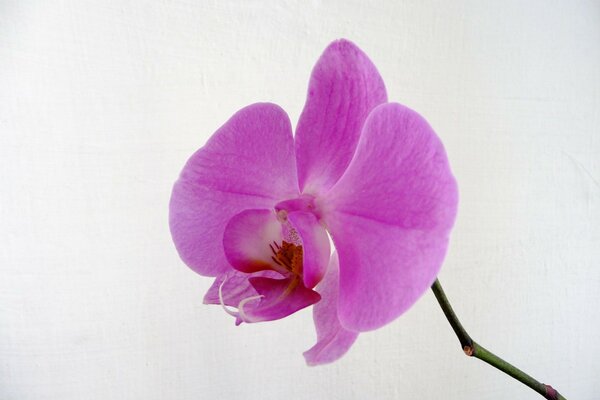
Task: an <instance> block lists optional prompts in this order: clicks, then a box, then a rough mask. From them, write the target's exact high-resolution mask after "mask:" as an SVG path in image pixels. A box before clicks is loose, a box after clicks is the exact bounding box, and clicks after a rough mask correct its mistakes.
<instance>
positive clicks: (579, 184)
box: [0, 0, 600, 400]
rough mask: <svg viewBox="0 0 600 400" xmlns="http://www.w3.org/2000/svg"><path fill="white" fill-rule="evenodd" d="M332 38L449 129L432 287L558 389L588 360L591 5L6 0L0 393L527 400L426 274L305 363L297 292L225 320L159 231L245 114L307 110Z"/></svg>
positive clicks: (582, 372) (9, 397)
mask: <svg viewBox="0 0 600 400" xmlns="http://www.w3.org/2000/svg"><path fill="white" fill-rule="evenodd" d="M338 37H346V38H349V39H351V40H353V41H355V42H356V43H357V44H358V45H359V46H361V47H362V48H363V49H364V50H365V51H366V52H367V53H368V54H369V55H370V56H371V58H372V60H373V61H374V62H375V64H376V65H377V66H378V67H379V69H380V71H381V73H382V75H383V77H384V79H385V81H386V84H387V87H388V91H389V95H390V98H391V99H395V100H397V101H400V102H403V103H405V104H407V105H409V106H410V107H412V108H414V109H416V110H418V111H419V112H421V113H422V114H423V115H424V116H426V118H428V119H429V121H430V122H431V124H432V125H433V127H434V128H435V129H436V130H437V132H438V133H439V135H440V136H441V137H442V139H443V140H444V142H445V144H446V147H447V150H448V153H449V157H450V160H451V162H452V164H453V168H454V171H455V173H456V175H457V178H458V181H459V185H460V189H461V206H460V212H459V218H458V222H457V225H456V229H455V231H454V236H453V240H452V246H451V250H450V253H449V256H448V258H447V261H446V263H445V266H444V267H443V269H442V273H441V277H440V278H441V281H442V283H444V285H445V287H446V291H447V293H448V295H449V296H450V298H451V300H452V301H453V304H454V306H455V308H456V310H457V312H458V313H459V314H460V316H461V317H462V319H463V322H464V323H465V325H466V326H467V327H468V329H469V331H470V332H471V333H472V335H473V336H474V337H475V338H476V339H479V340H480V341H481V342H482V343H483V344H484V345H486V346H488V347H489V348H490V349H492V350H494V351H496V352H497V353H498V354H500V355H504V356H506V358H507V359H509V360H511V361H513V362H514V363H515V364H516V365H518V366H521V367H522V368H523V369H525V370H526V371H528V372H530V373H531V374H533V375H534V376H536V377H538V378H539V379H541V380H543V381H547V382H549V383H551V384H553V385H555V387H557V388H558V389H559V390H561V391H562V392H563V393H564V394H565V395H567V396H569V398H572V399H580V400H583V399H597V398H598V386H597V385H598V379H599V376H598V371H600V341H599V340H598V338H599V337H600V263H599V260H600V138H599V135H600V46H599V43H600V3H599V2H598V1H562V2H558V1H552V2H550V1H545V0H539V1H527V2H525V1H497V2H487V1H484V2H482V1H453V2H448V1H444V0H437V1H436V0H432V1H414V2H399V1H388V2H381V1H373V2H365V1H359V0H354V1H341V0H340V1H328V2H324V1H323V2H321V1H310V2H306V1H283V2H281V1H280V2H258V1H249V2H248V1H239V2H233V1H210V2H209V1H204V2H194V1H166V0H162V1H158V2H146V1H143V2H138V3H130V2H122V1H109V2H105V1H98V2H83V1H79V2H72V3H69V2H42V1H40V2H37V3H36V2H27V1H14V2H10V1H9V2H6V1H0V194H1V197H0V399H2V400H16V399H18V400H22V399H23V400H27V399H35V400H43V399H61V400H70V399H157V400H158V399H204V398H207V399H208V398H215V399H237V398H248V399H276V398H277V399H279V398H289V399H311V400H312V399H326V398H327V399H365V398H375V399H412V398H423V399H441V398H446V399H490V400H491V399H506V398H515V399H538V398H540V397H538V396H537V395H536V394H535V393H533V392H531V391H529V390H528V389H527V388H525V387H524V386H521V385H520V384H519V383H517V382H515V381H512V380H510V379H508V378H507V377H505V376H504V375H502V374H500V373H499V372H497V371H495V370H493V369H491V368H489V367H487V366H484V364H482V363H481V362H479V361H477V360H473V359H468V358H466V357H464V356H463V355H462V352H461V351H460V349H459V346H458V343H457V341H456V338H455V337H454V336H453V334H452V332H451V330H450V328H449V326H448V325H447V322H446V320H445V319H444V317H443V316H442V313H441V311H440V310H439V308H438V307H437V305H436V303H435V300H434V298H433V295H432V294H431V293H428V294H426V295H425V296H424V298H423V299H422V300H421V301H420V302H419V303H418V304H417V305H416V306H415V307H414V308H412V309H411V310H410V311H409V312H408V313H407V314H406V315H404V316H403V317H401V318H400V319H398V320H397V321H395V322H394V323H392V324H391V325H389V326H387V327H385V328H383V329H380V330H378V331H375V332H372V333H369V334H365V335H363V336H361V337H360V338H359V340H358V341H357V343H356V344H355V346H354V348H353V349H352V350H351V352H350V353H349V354H348V355H347V356H346V357H345V358H344V359H342V360H341V361H339V362H337V363H335V364H333V365H330V366H326V367H320V368H308V367H306V366H305V365H304V360H303V358H302V356H301V352H302V351H303V350H305V349H307V348H308V347H310V346H311V345H312V344H313V341H314V336H315V334H314V332H313V326H312V317H311V313H310V312H309V311H305V312H301V313H298V314H295V315H294V316H292V317H290V318H287V319H285V320H282V321H278V322H274V323H265V324H256V325H245V326H241V327H235V326H234V325H233V323H232V320H231V318H230V317H229V316H227V315H225V313H223V311H222V310H220V309H219V308H218V307H209V306H204V305H202V296H203V293H204V291H205V290H206V289H207V288H208V286H209V284H210V280H209V279H205V278H202V277H200V276H197V275H195V274H194V273H193V272H191V271H190V270H188V269H187V268H186V267H185V266H184V265H183V263H182V262H181V261H180V260H179V258H178V256H177V253H176V251H175V249H174V247H173V245H172V243H171V238H170V234H169V231H168V227H167V203H168V199H169V195H170V190H171V185H172V183H173V182H174V180H175V179H176V177H177V175H178V173H179V170H180V168H181V167H182V165H183V163H184V162H185V160H186V159H187V157H188V156H189V155H190V154H191V153H192V152H193V151H194V150H195V149H196V148H198V147H200V146H201V145H202V144H203V143H204V142H205V140H206V139H207V138H208V137H209V135H210V134H211V133H212V132H213V131H214V130H215V129H216V128H217V127H218V126H220V125H221V124H222V123H223V122H224V121H225V120H226V119H227V118H228V117H229V116H230V115H231V114H232V113H233V112H234V111H236V110H237V109H238V108H240V107H242V106H243V105H246V104H248V103H252V102H256V101H273V102H276V103H278V104H280V105H281V106H283V107H284V108H285V109H286V110H287V111H288V112H289V114H290V116H291V118H292V121H296V120H297V117H298V115H299V113H300V110H301V108H302V106H303V103H304V99H305V92H306V87H307V82H308V77H309V73H310V70H311V68H312V66H313V64H314V62H315V61H316V59H317V57H318V56H319V54H320V53H321V51H322V50H323V49H324V47H325V46H326V45H327V44H328V43H329V42H330V41H331V40H333V39H335V38H338Z"/></svg>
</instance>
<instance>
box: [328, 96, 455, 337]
mask: <svg viewBox="0 0 600 400" xmlns="http://www.w3.org/2000/svg"><path fill="white" fill-rule="evenodd" d="M322 203H323V208H324V210H325V211H324V220H325V222H326V225H327V227H328V229H329V231H330V233H331V235H332V238H333V241H334V243H335V246H336V249H337V251H338V253H339V257H340V299H339V316H340V320H341V322H342V324H343V325H344V326H345V327H346V328H348V329H352V330H358V331H365V330H370V329H375V328H378V327H380V326H382V325H384V324H386V323H388V322H390V321H391V320H393V319H394V318H396V317H397V316H399V315H400V314H402V313H403V312H404V311H405V310H406V309H408V308H409V307H410V306H411V305H412V304H413V303H414V302H415V301H416V300H417V299H418V298H419V297H420V296H421V295H422V294H423V293H424V292H425V291H426V290H427V289H428V288H429V287H430V285H431V284H432V283H433V281H434V280H435V277H436V275H437V273H438V271H439V268H440V266H441V263H442V261H443V259H444V256H445V253H446V249H447V245H448V238H449V234H450V230H451V228H452V225H453V224H454V219H455V216H456V211H457V203H458V188H457V185H456V181H455V180H454V177H453V176H452V172H451V170H450V166H449V164H448V160H447V157H446V152H445V150H444V147H443V145H442V143H441V141H440V140H439V138H438V137H437V136H436V135H435V133H434V132H433V130H432V129H431V127H430V126H429V124H427V122H426V121H425V120H424V119H423V118H422V117H421V116H420V115H418V114H417V113H416V112H414V111H412V110H410V109H408V108H406V107H404V106H402V105H400V104H385V105H381V106H379V107H377V108H376V109H375V110H373V112H372V113H371V115H370V116H369V118H368V120H367V121H366V123H365V127H364V130H363V134H362V136H361V139H360V142H359V144H358V147H357V151H356V154H355V156H354V158H353V160H352V162H351V164H350V165H349V167H348V169H347V171H346V173H345V174H344V176H343V177H342V178H341V179H340V180H339V181H338V183H337V184H336V186H335V187H334V188H332V190H331V191H330V192H329V193H327V195H326V196H325V198H324V199H323V201H322Z"/></svg>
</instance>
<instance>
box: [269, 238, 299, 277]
mask: <svg viewBox="0 0 600 400" xmlns="http://www.w3.org/2000/svg"><path fill="white" fill-rule="evenodd" d="M269 247H270V248H271V252H272V253H273V255H272V256H271V259H272V260H273V261H274V262H275V263H276V264H277V265H280V266H282V267H284V268H285V269H286V270H288V271H289V272H291V273H293V274H294V275H302V254H303V251H302V246H299V245H295V244H294V243H289V242H286V241H285V240H283V241H282V242H281V246H280V245H279V244H277V242H273V244H269Z"/></svg>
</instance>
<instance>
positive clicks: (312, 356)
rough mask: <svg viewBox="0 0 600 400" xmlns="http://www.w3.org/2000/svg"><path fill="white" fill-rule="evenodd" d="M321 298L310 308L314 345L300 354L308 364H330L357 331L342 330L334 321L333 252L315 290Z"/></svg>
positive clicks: (335, 275) (336, 285) (335, 280)
mask: <svg viewBox="0 0 600 400" xmlns="http://www.w3.org/2000/svg"><path fill="white" fill-rule="evenodd" d="M317 291H318V292H319V294H320V295H321V301H319V302H318V303H317V304H315V306H314V307H313V318H314V321H315V328H316V330H317V343H316V344H315V345H314V346H313V347H311V348H310V349H309V350H307V351H305V352H304V358H305V359H306V363H307V364H308V365H319V364H327V363H330V362H333V361H335V360H337V359H339V358H340V357H342V356H343V355H344V354H346V352H347V351H348V350H349V349H350V347H351V346H352V344H353V343H354V341H355V340H356V338H357V337H358V332H355V331H349V330H347V329H345V328H344V327H343V326H342V325H341V324H340V321H339V319H338V311H337V309H338V292H339V262H338V256H337V253H333V255H332V256H331V262H330V263H329V267H328V268H327V274H326V275H325V278H324V279H323V281H322V282H321V283H320V284H319V286H318V287H317Z"/></svg>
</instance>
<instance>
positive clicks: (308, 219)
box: [288, 211, 331, 288]
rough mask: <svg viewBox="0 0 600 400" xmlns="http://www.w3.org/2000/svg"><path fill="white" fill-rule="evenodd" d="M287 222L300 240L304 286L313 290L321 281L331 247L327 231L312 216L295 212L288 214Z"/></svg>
mask: <svg viewBox="0 0 600 400" xmlns="http://www.w3.org/2000/svg"><path fill="white" fill-rule="evenodd" d="M288 220H289V221H290V223H291V224H292V226H293V227H294V229H296V231H297V232H298V233H299V234H300V238H301V240H302V250H303V255H302V277H303V280H304V286H306V287H308V288H313V287H315V286H316V285H317V283H319V282H320V281H321V279H323V276H324V275H325V271H326V270H327V265H328V264H329V255H330V254H331V247H330V245H329V237H328V236H327V231H326V230H325V228H324V227H323V225H321V224H320V223H319V222H318V221H317V218H316V217H315V216H314V214H312V213H310V212H306V211H296V212H292V213H289V214H288Z"/></svg>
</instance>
